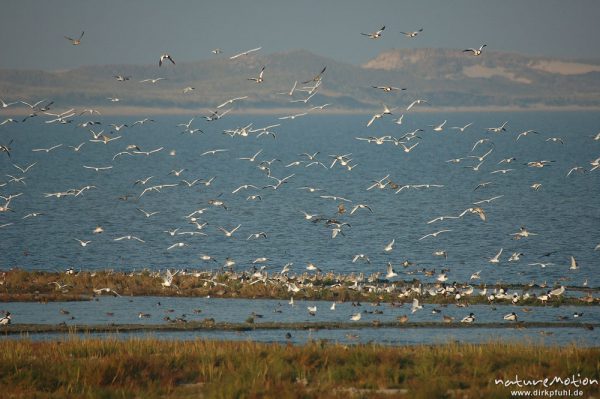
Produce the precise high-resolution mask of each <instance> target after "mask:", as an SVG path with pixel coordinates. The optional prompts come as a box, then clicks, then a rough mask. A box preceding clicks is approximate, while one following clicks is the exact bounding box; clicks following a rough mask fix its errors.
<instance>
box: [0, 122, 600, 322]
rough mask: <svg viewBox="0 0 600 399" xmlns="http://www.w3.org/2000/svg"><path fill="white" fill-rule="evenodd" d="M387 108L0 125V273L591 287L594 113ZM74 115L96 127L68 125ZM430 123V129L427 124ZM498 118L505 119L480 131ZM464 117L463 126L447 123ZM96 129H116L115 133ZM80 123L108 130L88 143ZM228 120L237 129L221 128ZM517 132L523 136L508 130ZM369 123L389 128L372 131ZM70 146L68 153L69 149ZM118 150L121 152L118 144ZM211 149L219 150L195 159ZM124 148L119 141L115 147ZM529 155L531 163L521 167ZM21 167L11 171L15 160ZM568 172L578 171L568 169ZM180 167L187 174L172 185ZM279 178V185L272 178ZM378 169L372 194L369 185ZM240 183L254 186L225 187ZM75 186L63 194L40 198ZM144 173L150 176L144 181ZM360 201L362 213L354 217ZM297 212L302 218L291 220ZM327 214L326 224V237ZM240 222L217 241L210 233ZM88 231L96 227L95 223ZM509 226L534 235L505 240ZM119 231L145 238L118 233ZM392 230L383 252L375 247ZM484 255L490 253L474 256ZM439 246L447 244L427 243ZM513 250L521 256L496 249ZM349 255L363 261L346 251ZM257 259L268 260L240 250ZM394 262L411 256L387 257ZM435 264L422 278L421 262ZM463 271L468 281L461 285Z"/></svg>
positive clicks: (599, 278)
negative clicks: (439, 279)
mask: <svg viewBox="0 0 600 399" xmlns="http://www.w3.org/2000/svg"><path fill="white" fill-rule="evenodd" d="M401 115H402V113H401V112H400V111H394V115H385V116H384V117H383V118H379V119H377V120H375V121H374V122H373V123H372V124H371V126H369V127H367V126H366V125H367V122H368V121H369V120H370V118H371V115H368V114H364V113H360V114H358V113H357V114H343V115H333V114H320V113H319V112H318V111H312V112H310V113H308V114H307V115H305V116H299V117H296V118H294V119H279V117H283V116H285V114H281V115H252V114H235V112H231V113H230V114H228V115H226V116H224V117H223V118H221V119H218V120H216V121H211V122H209V121H206V120H204V118H202V116H201V115H199V114H193V113H191V112H190V114H189V115H178V116H173V115H169V116H161V115H155V116H151V115H148V116H147V117H149V118H152V119H153V120H154V122H147V123H144V124H137V125H133V123H134V122H135V120H137V119H142V116H140V117H137V116H136V117H134V116H126V117H124V116H111V115H101V116H97V115H94V116H89V115H86V116H82V117H80V118H78V120H76V121H74V122H72V123H68V124H55V123H46V121H47V120H48V119H43V118H42V117H34V118H30V119H28V120H27V121H26V122H21V123H8V124H5V125H3V126H0V144H4V145H9V147H10V157H9V156H8V154H7V153H5V152H2V153H0V171H1V173H0V185H1V186H0V194H1V195H3V196H4V197H6V198H9V196H10V195H13V196H15V197H13V198H12V199H11V201H10V202H9V205H8V207H9V208H10V210H8V211H4V212H0V226H2V227H1V228H0V253H1V256H0V269H2V270H9V269H13V268H21V269H24V270H48V271H64V270H66V269H68V268H73V269H75V270H76V271H78V270H85V271H89V270H115V271H141V270H144V269H149V270H151V271H161V272H164V271H165V270H166V269H171V270H183V269H186V270H213V271H215V270H220V269H222V268H223V267H224V263H225V260H226V259H230V260H233V261H235V265H234V266H233V269H234V270H238V271H243V270H249V269H251V268H253V267H255V268H257V267H261V266H265V268H266V270H268V271H271V272H278V271H280V270H281V269H282V268H283V266H284V265H285V264H288V263H291V273H293V274H301V273H304V272H307V270H306V266H307V265H308V264H309V263H312V264H314V265H315V266H317V267H318V268H319V269H320V270H322V271H323V272H329V271H332V272H334V273H340V274H350V273H357V274H358V273H364V274H365V275H366V276H368V275H371V274H373V273H381V277H382V278H383V276H385V273H386V267H387V264H388V263H391V264H392V266H393V267H394V270H395V271H396V272H397V273H398V276H397V277H395V278H394V279H397V280H412V279H415V278H417V279H419V280H421V281H423V282H434V281H435V279H436V275H437V274H438V273H439V272H441V271H442V270H444V271H445V273H446V275H447V277H448V281H447V282H448V283H451V282H453V281H456V282H459V283H463V282H469V281H471V283H472V284H477V285H479V284H487V285H488V286H491V285H495V284H499V283H501V284H532V283H534V284H542V283H546V284H547V285H548V286H554V285H564V286H567V287H591V288H597V287H599V286H600V274H598V273H597V269H598V267H599V266H600V250H598V249H595V248H596V247H597V245H598V244H599V243H600V230H599V229H598V226H600V202H599V200H598V198H600V170H593V171H592V170H591V169H592V165H591V162H592V161H594V160H595V159H597V158H598V157H600V141H598V140H594V137H595V136H596V135H597V134H598V132H599V131H600V114H599V113H597V112H572V111H569V112H567V111H561V112H542V111H535V112H533V111H531V112H530V111H516V112H448V113H444V112H420V113H416V112H406V113H405V115H404V117H403V118H402V123H401V124H399V123H397V120H398V118H399V117H400V116H401ZM10 116H11V115H10V114H8V113H7V112H6V111H3V114H2V117H3V118H7V117H10ZM191 118H195V119H194V120H193V121H192V123H191V125H190V126H191V127H192V128H200V129H202V131H203V132H202V133H201V132H197V133H195V134H190V133H182V131H183V130H184V129H185V128H184V127H181V126H177V125H179V124H183V123H187V122H188V121H189V120H190V119H191ZM85 120H94V121H99V122H101V123H102V124H101V125H94V126H88V127H86V128H84V127H78V126H77V124H78V123H79V122H83V121H85ZM444 121H446V123H445V125H444V126H443V128H442V130H441V131H434V130H433V126H437V125H439V124H441V123H442V122H444ZM504 122H507V123H506V125H505V130H501V131H500V132H493V131H490V130H488V128H496V127H499V126H502V125H503V124H504ZM469 123H472V125H470V126H469V127H468V128H466V129H464V131H463V132H461V131H460V130H459V129H452V127H462V126H465V125H467V124H469ZM110 124H116V125H119V124H127V125H128V126H129V127H125V128H122V129H120V130H119V131H118V132H117V131H115V129H114V128H111V126H109V125H110ZM248 125H250V126H249V127H248ZM271 125H277V126H274V127H270V128H268V129H266V131H267V132H269V133H271V134H263V135H261V136H258V134H259V133H260V132H261V130H258V131H256V132H252V130H255V129H260V128H263V127H267V126H271ZM90 127H91V128H92V129H93V130H94V131H96V132H98V131H100V130H104V134H105V135H106V136H107V137H109V138H111V139H114V140H112V141H110V142H108V143H106V144H105V143H102V142H90V139H93V137H92V134H91V132H90V131H89V130H88V129H89V128H90ZM244 127H247V128H246V129H245V130H241V131H242V132H244V131H245V132H247V134H242V135H240V134H231V133H228V132H231V131H236V130H237V131H238V132H239V131H240V130H239V129H241V128H244ZM416 129H422V130H419V131H417V132H416V133H415V136H416V137H415V138H413V139H411V140H410V141H407V140H406V139H404V140H400V141H404V144H405V145H406V146H407V147H409V148H410V146H412V145H414V144H417V143H418V145H417V146H416V147H414V148H412V149H411V150H410V151H409V152H406V151H404V147H403V146H402V145H401V144H400V145H396V143H395V142H394V140H393V139H392V138H395V139H400V138H401V137H403V136H404V135H405V134H407V133H409V132H413V131H415V130H416ZM527 130H533V131H534V132H531V133H529V134H527V135H524V136H521V137H519V134H520V133H522V132H524V131H527ZM382 136H389V138H387V139H385V140H384V141H383V142H382V143H378V142H377V141H375V140H374V138H377V137H382ZM117 137H119V138H117ZM518 137H519V138H518ZM358 138H362V139H369V138H371V142H369V141H368V140H359V139H358ZM517 138H518V140H517ZM9 143H10V144H9ZM80 143H85V144H83V146H81V148H80V149H79V151H75V150H74V149H73V148H71V147H70V146H72V147H76V146H78V145H79V144H80ZM59 144H60V145H61V146H59V147H57V148H55V149H52V150H50V151H44V150H43V149H49V148H51V147H53V146H57V145H59ZM130 145H131V146H137V149H133V150H131V149H130V150H126V148H127V146H130ZM40 149H42V151H34V150H40ZM156 149H160V150H159V151H156V152H153V153H151V154H149V155H145V154H142V153H140V152H144V151H148V152H150V151H152V150H156ZM212 150H225V151H218V152H214V153H207V154H205V155H202V154H204V153H206V152H207V151H212ZM124 151H127V152H128V153H129V154H121V155H117V156H116V157H115V154H118V153H119V152H124ZM134 151H137V152H138V153H137V154H136V153H134ZM257 153H258V155H256V156H255V158H254V159H253V160H244V159H240V158H244V157H245V158H252V157H253V156H254V155H255V154H257ZM486 153H488V154H487V155H485V156H484V154H486ZM303 154H309V155H310V156H311V157H313V154H316V155H315V156H314V161H316V162H317V163H313V164H310V165H309V162H311V160H310V159H309V157H308V156H307V155H303ZM340 156H343V157H340ZM335 157H338V161H336V162H335V163H333V161H334V160H335ZM459 158H462V159H460V162H452V161H451V160H456V159H459ZM340 159H341V160H342V162H340ZM480 159H483V163H482V164H481V165H480V166H479V168H476V170H474V169H473V168H474V167H475V166H476V165H477V164H479V163H480ZM503 160H504V161H503ZM507 160H508V162H507ZM540 161H547V162H543V164H544V166H543V167H532V166H530V165H531V164H529V163H531V162H540ZM342 163H345V164H346V165H345V166H344V165H342ZM31 164H33V166H31V168H29V170H27V172H26V173H23V172H22V171H20V170H19V169H18V168H17V167H16V166H15V165H17V166H19V167H21V168H22V169H25V168H26V167H27V166H29V165H31ZM332 164H333V165H332ZM528 164H529V165H528ZM261 166H262V168H261ZM348 166H351V168H348ZM90 167H91V168H90ZM265 167H268V169H269V170H268V171H267V170H266V168H265ZM93 168H98V170H96V169H93ZM572 168H578V169H575V170H574V171H573V172H571V174H570V175H569V176H567V174H568V173H569V171H570V170H571V169H572ZM180 170H182V171H181V172H180V173H179V171H180ZM498 170H507V171H505V172H504V173H503V172H496V171H498ZM176 172H177V173H176ZM494 172H496V173H494ZM177 175H178V176H177ZM150 176H152V177H151V178H150V180H148V182H147V183H146V184H142V183H138V184H135V183H136V181H138V180H143V179H146V178H148V177H150ZM196 179H198V182H196V183H195V184H193V185H191V187H190V186H188V184H187V183H185V182H183V180H186V181H187V182H188V183H192V182H193V181H194V180H196ZM211 179H212V180H211ZM278 179H279V180H282V179H283V180H284V182H283V183H281V184H279V185H277V183H278V181H279V180H278ZM378 181H382V182H384V186H385V187H384V188H383V189H380V188H378V187H377V186H376V187H374V188H372V189H369V187H371V186H372V185H373V184H375V183H376V182H378ZM388 182H389V183H388ZM386 183H387V184H386ZM534 184H539V187H538V188H537V189H535V188H532V186H533V185H534ZM242 185H252V186H254V187H255V188H253V187H249V188H247V189H244V188H241V189H239V190H237V191H236V189H238V188H239V187H240V186H242ZM269 185H272V186H277V188H276V189H274V188H272V187H268V186H269ZM86 186H90V188H89V189H87V190H83V191H81V193H80V194H79V195H62V196H60V197H57V196H52V195H49V194H53V193H59V192H63V193H64V192H75V193H76V192H78V190H80V189H82V188H83V187H86ZM152 186H154V187H156V186H162V187H158V188H156V189H153V190H146V191H145V192H144V189H146V188H149V187H152ZM404 186H408V187H404ZM414 186H417V187H414ZM305 187H311V188H314V189H316V190H312V192H311V191H310V190H308V189H306V188H305ZM402 187H404V188H403V189H401V190H400V191H398V190H399V189H400V188H402ZM534 187H535V186H534ZM69 190H74V191H69ZM234 191H236V192H235V193H234ZM323 197H325V198H323ZM331 197H334V198H331ZM494 197H495V198H494ZM215 200H216V201H217V205H215V203H214V202H215ZM484 200H489V201H488V202H481V203H478V204H474V203H477V202H479V201H484ZM220 203H222V205H218V204H220ZM359 204H362V205H366V206H368V208H367V207H363V208H358V209H356V210H355V211H354V212H352V211H353V209H354V207H355V206H356V205H359ZM342 206H343V208H344V209H340V208H341V207H342ZM473 207H481V208H482V209H483V211H484V213H485V216H486V217H485V219H486V220H485V221H484V220H482V219H481V218H480V217H479V216H478V215H476V214H472V213H470V212H467V213H465V214H464V215H463V216H462V217H460V218H447V219H444V220H438V221H435V222H431V221H432V220H433V219H435V218H437V217H440V216H452V217H456V216H459V215H461V214H462V213H463V212H464V211H465V210H466V209H468V208H473ZM199 210H201V212H202V213H196V214H194V217H195V218H196V222H198V223H199V224H200V225H201V226H202V225H203V224H204V223H206V225H204V227H202V229H198V227H197V226H196V225H195V224H192V223H190V218H189V217H186V216H188V215H190V214H193V213H194V211H199ZM144 212H148V213H149V214H150V213H154V212H156V213H155V214H153V215H151V216H146V215H145V213H144ZM303 212H306V213H308V214H311V215H316V216H315V217H314V218H313V220H307V219H306V218H305V216H304V213H303ZM32 214H33V215H32ZM315 219H316V221H315ZM327 220H334V221H336V222H339V223H340V224H341V227H340V230H341V231H340V232H339V233H338V234H337V236H336V237H335V238H333V235H332V225H327V224H326V223H325V221H327ZM428 222H430V223H428ZM238 225H239V228H238V229H237V230H236V231H235V232H234V233H233V234H232V235H231V236H230V237H227V236H226V234H224V232H223V230H227V231H231V230H232V229H234V228H235V227H236V226H238ZM98 226H99V227H101V228H102V230H103V232H102V233H99V234H95V233H94V232H93V231H94V229H95V228H97V227H98ZM521 228H525V229H526V230H527V231H528V232H530V233H532V234H531V235H530V236H528V237H522V238H520V239H516V237H517V238H518V237H519V236H516V235H515V233H518V232H519V231H520V229H521ZM175 229H178V230H177V231H176V232H175V233H174V234H170V233H169V231H173V230H175ZM444 230H446V231H444ZM439 231H442V232H441V233H439V234H437V236H428V237H425V238H422V237H424V236H426V235H427V234H431V233H436V232H439ZM190 232H194V233H202V234H194V235H192V234H189V233H190ZM180 233H184V234H180ZM255 233H264V234H262V235H260V236H259V238H254V237H251V235H253V234H255ZM124 236H135V237H137V238H139V239H140V240H142V241H143V242H140V241H138V240H135V239H121V240H117V239H118V238H121V237H124ZM265 236H266V237H265ZM78 240H82V241H84V242H88V241H89V242H88V243H87V244H86V245H85V246H82V245H81V244H80V242H79V241H78ZM392 240H394V246H393V249H392V251H389V252H387V251H384V247H385V246H386V245H387V244H389V243H390V242H391V241H392ZM500 250H502V253H501V254H500V256H499V257H498V258H499V262H497V263H491V262H489V260H490V259H491V258H493V257H494V256H495V255H496V254H497V253H498V252H499V251H500ZM441 251H444V252H445V253H446V255H447V256H446V257H444V256H437V255H435V254H434V252H441ZM513 253H520V254H522V255H521V256H520V259H519V260H518V261H510V262H509V258H510V256H511V254H513ZM357 254H364V255H366V256H367V257H368V258H369V262H365V261H363V260H358V261H356V262H353V258H354V256H355V255H357ZM201 255H210V256H211V257H213V258H214V259H215V261H204V260H202V259H201V258H200V256H201ZM571 257H573V258H574V259H575V261H576V263H577V268H576V269H574V270H573V269H571V262H572V261H571ZM257 258H267V260H266V261H265V262H262V263H253V262H254V261H255V260H256V259H257ZM404 261H408V262H410V266H408V267H403V266H401V264H402V262H404ZM433 269H435V270H436V274H435V275H434V276H432V277H427V276H425V275H424V274H423V271H424V270H433ZM475 272H479V275H480V279H479V280H475V281H472V280H470V276H471V275H472V274H473V273H475ZM13 313H14V312H13ZM595 321H596V322H597V321H598V319H597V318H596V320H595Z"/></svg>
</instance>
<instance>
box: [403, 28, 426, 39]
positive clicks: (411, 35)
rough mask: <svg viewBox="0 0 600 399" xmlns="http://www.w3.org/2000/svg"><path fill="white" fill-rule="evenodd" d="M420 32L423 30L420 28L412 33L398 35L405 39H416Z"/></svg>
mask: <svg viewBox="0 0 600 399" xmlns="http://www.w3.org/2000/svg"><path fill="white" fill-rule="evenodd" d="M421 32H423V28H421V29H419V30H417V31H414V32H400V33H402V34H403V35H404V36H406V37H409V38H413V37H416V36H417V35H418V34H419V33H421Z"/></svg>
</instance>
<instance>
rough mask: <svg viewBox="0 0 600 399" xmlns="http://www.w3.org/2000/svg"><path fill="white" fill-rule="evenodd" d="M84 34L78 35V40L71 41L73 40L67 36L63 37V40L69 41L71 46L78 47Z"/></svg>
mask: <svg viewBox="0 0 600 399" xmlns="http://www.w3.org/2000/svg"><path fill="white" fill-rule="evenodd" d="M84 33H85V32H81V35H79V39H73V38H71V37H69V36H65V39H67V40H68V41H70V42H71V44H72V45H73V46H78V45H80V44H81V38H82V37H83V34H84Z"/></svg>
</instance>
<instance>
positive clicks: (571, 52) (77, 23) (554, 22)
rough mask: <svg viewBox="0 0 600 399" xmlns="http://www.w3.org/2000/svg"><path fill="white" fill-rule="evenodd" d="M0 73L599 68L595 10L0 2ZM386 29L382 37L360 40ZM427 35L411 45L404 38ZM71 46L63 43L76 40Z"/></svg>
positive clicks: (420, 0)
mask: <svg viewBox="0 0 600 399" xmlns="http://www.w3.org/2000/svg"><path fill="white" fill-rule="evenodd" d="M0 11H1V12H0V38H2V39H1V40H0V54H1V57H0V68H15V69H42V70H64V69H72V68H76V67H79V66H82V65H106V64H151V63H155V62H157V60H158V57H159V56H160V54H162V53H165V52H167V53H169V54H171V55H172V56H173V58H174V59H175V60H177V61H178V62H185V61H197V60H201V59H207V58H210V57H214V55H213V54H212V53H211V50H212V49H214V48H217V47H219V48H222V49H223V55H232V54H234V53H237V52H241V51H244V50H247V49H250V48H254V47H259V46H261V47H262V48H263V49H262V51H263V52H264V53H266V54H269V53H276V52H284V51H289V50H298V49H305V50H309V51H311V52H314V53H316V54H319V55H323V56H328V57H331V58H333V59H335V60H338V61H342V62H348V63H352V64H362V63H364V62H366V61H368V60H370V59H371V58H374V57H375V56H377V55H378V54H379V53H381V52H382V51H385V50H388V49H392V48H413V47H417V48H423V47H427V48H452V49H465V48H468V47H479V46H480V45H481V44H483V43H486V44H487V45H488V47H487V50H488V51H507V52H517V53H526V54H532V55H540V56H550V57H560V58H586V59H599V58H600V40H598V39H600V23H598V19H599V17H600V1H596V0H569V1H564V0H561V1H556V0H503V1H492V0H454V1H449V0H411V1H401V0H396V1H394V0H381V1H375V0H358V1H357V0H237V1H236V0H213V1H204V0H197V1H190V0H168V1H165V0H143V1H142V0H126V1H123V0H120V1H115V0H102V1H90V0H52V1H38V0H19V1H11V0H0ZM384 25H385V26H386V29H385V31H384V32H383V33H384V34H383V37H382V38H381V39H379V40H370V39H368V38H366V37H364V36H361V35H360V33H361V32H365V33H369V32H373V31H376V30H378V29H379V28H381V27H382V26H384ZM419 28H423V32H422V33H421V34H420V35H419V36H417V37H416V38H414V39H408V38H406V37H404V36H403V35H402V34H401V33H400V32H401V31H413V30H417V29H419ZM82 31H85V35H84V37H83V40H82V43H81V45H79V46H72V45H71V44H70V42H69V41H67V40H66V39H65V38H64V36H65V35H66V36H71V37H79V35H80V33H81V32H82Z"/></svg>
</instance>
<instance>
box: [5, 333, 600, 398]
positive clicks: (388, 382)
mask: <svg viewBox="0 0 600 399" xmlns="http://www.w3.org/2000/svg"><path fill="white" fill-rule="evenodd" d="M577 373H579V374H581V376H582V377H588V378H594V379H600V349H599V348H592V349H583V348H577V347H574V346H570V347H565V348H554V347H541V346H532V345H526V344H516V345H515V344H503V343H489V344H485V345H471V344H446V345H440V346H410V347H386V346H380V345H357V346H351V347H348V346H343V345H329V344H325V343H322V342H316V343H312V344H308V345H305V346H292V345H287V346H285V345H277V344H262V343H254V342H215V341H202V340H196V341H187V342H181V341H160V340H155V339H151V338H144V339H128V340H117V339H105V340H97V339H78V338H72V339H68V340H66V341H53V342H31V341H28V340H17V341H13V340H4V341H0V386H2V387H3V388H2V397H3V398H35V397H49V398H63V397H77V398H108V397H122V398H135V397H138V398H274V397H277V398H278V399H284V398H348V397H349V396H351V397H369V398H371V397H374V398H376V397H388V398H389V397H410V398H444V397H448V398H450V397H461V398H462V397H465V398H504V397H508V396H509V389H508V388H504V387H500V386H496V385H494V382H493V380H494V378H507V379H508V378H514V376H515V374H518V375H519V376H520V377H522V378H535V379H538V378H543V377H545V376H549V377H553V376H555V375H556V376H563V377H566V376H570V375H572V374H575V375H577ZM584 393H585V397H589V396H590V395H598V393H599V389H598V385H595V386H592V387H591V388H590V387H587V388H585V389H584Z"/></svg>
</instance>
